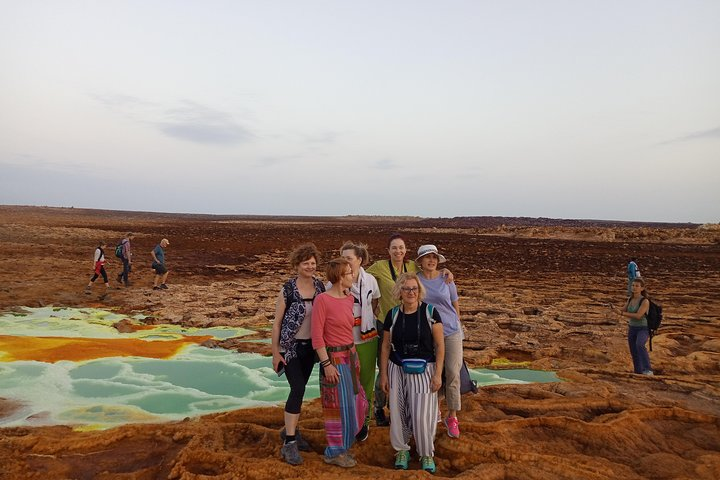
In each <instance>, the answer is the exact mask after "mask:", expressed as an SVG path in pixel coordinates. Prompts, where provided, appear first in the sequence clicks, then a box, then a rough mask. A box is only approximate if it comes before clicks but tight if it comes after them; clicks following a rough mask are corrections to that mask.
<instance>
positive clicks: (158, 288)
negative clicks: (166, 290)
mask: <svg viewBox="0 0 720 480" xmlns="http://www.w3.org/2000/svg"><path fill="white" fill-rule="evenodd" d="M153 290H162V288H160V287H159V286H157V285H155V286H153Z"/></svg>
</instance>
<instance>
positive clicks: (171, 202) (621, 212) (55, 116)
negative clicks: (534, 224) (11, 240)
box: [0, 0, 720, 223]
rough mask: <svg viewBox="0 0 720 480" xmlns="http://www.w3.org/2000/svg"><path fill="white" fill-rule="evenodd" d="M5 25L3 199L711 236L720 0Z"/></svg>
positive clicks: (80, 10) (716, 216)
mask: <svg viewBox="0 0 720 480" xmlns="http://www.w3.org/2000/svg"><path fill="white" fill-rule="evenodd" d="M0 11H1V12H2V14H0V204H29V205H56V206H75V207H89V208H110V209H128V210H150V211H165V212H202V213H234V214H290V215H336V214H343V215H344V214H372V215H420V216H428V217H437V216H442V217H453V216H465V215H502V216H530V217H555V218H593V219H615V220H645V221H677V222H685V221H691V222H700V223H704V222H718V221H720V186H719V185H718V184H719V183H720V182H719V181H720V2H718V1H717V0H707V1H702V0H698V1H693V0H682V1H681V0H672V1H664V0H647V1H633V0H622V1H613V0H602V1H577V0H568V1H542V0H528V1H520V0H518V1H512V0H509V1H506V0H502V1H501V0H497V1H483V0H473V1H453V0H444V1H429V0H428V1H417V0H415V1H396V0H382V1H362V2H361V1H339V0H336V1H311V0H293V1H267V0H262V1H261V0H258V1H213V0H204V1H178V0H173V1H153V0H142V1H128V0H123V1H114V2H110V1H65V0H46V1H32V0H17V1H14V0H0Z"/></svg>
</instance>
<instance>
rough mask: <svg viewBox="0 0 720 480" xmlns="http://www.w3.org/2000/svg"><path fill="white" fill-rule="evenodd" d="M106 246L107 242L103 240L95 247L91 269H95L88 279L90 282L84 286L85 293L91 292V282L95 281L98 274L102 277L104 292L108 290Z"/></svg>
mask: <svg viewBox="0 0 720 480" xmlns="http://www.w3.org/2000/svg"><path fill="white" fill-rule="evenodd" d="M106 248H107V244H106V243H105V242H100V243H98V246H97V248H96V249H95V255H94V256H93V270H94V271H95V273H94V275H93V276H92V278H91V279H90V282H89V283H88V284H87V286H86V287H85V293H87V294H88V295H89V294H90V293H92V286H93V283H95V280H97V279H98V277H99V276H100V275H102V277H103V281H104V282H105V292H107V291H108V289H109V288H110V283H108V276H107V272H106V271H105V263H106V260H105V249H106Z"/></svg>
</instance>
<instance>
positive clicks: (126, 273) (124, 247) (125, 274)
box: [115, 233, 135, 287]
mask: <svg viewBox="0 0 720 480" xmlns="http://www.w3.org/2000/svg"><path fill="white" fill-rule="evenodd" d="M133 238H135V235H133V234H132V233H128V234H127V235H126V236H125V238H123V239H122V240H121V241H120V245H118V250H116V253H115V254H116V255H117V257H118V258H119V259H120V260H122V262H123V271H122V272H121V273H119V274H118V276H117V281H118V282H121V283H122V284H124V285H125V286H126V287H129V286H130V278H129V277H130V271H131V270H132V250H131V245H130V242H131V241H132V239H133ZM118 253H119V255H118Z"/></svg>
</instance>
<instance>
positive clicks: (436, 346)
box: [380, 273, 445, 473]
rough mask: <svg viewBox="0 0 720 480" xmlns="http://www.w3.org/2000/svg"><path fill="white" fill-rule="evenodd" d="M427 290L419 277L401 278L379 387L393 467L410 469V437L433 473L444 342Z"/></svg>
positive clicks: (389, 315) (387, 329) (384, 347)
mask: <svg viewBox="0 0 720 480" xmlns="http://www.w3.org/2000/svg"><path fill="white" fill-rule="evenodd" d="M424 296H425V289H424V287H423V286H422V283H420V281H419V280H418V277H417V274H415V273H404V274H402V275H400V277H399V278H398V280H397V283H396V284H395V288H393V297H394V298H395V299H396V300H398V301H400V305H398V306H396V307H393V308H392V309H391V310H390V311H389V312H388V313H387V315H386V316H385V321H384V322H383V328H384V329H385V335H384V337H383V343H382V348H381V354H380V388H382V390H383V391H384V392H385V393H386V394H387V395H388V402H389V404H390V419H391V422H390V442H391V444H392V446H393V448H394V449H395V451H396V452H397V453H396V455H395V468H398V469H402V470H407V468H408V462H409V460H410V444H409V442H410V437H411V436H412V437H414V438H415V448H416V450H417V453H418V455H419V456H420V465H421V468H422V469H423V470H425V471H428V472H430V473H435V460H434V455H435V443H434V438H435V432H436V430H437V421H436V420H437V415H438V398H437V392H438V390H439V389H440V386H441V385H442V371H443V361H444V359H445V343H444V340H443V326H442V321H441V319H440V314H439V313H438V311H437V310H436V309H435V308H433V306H432V305H428V304H427V303H425V302H423V301H422V300H423V298H424Z"/></svg>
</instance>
